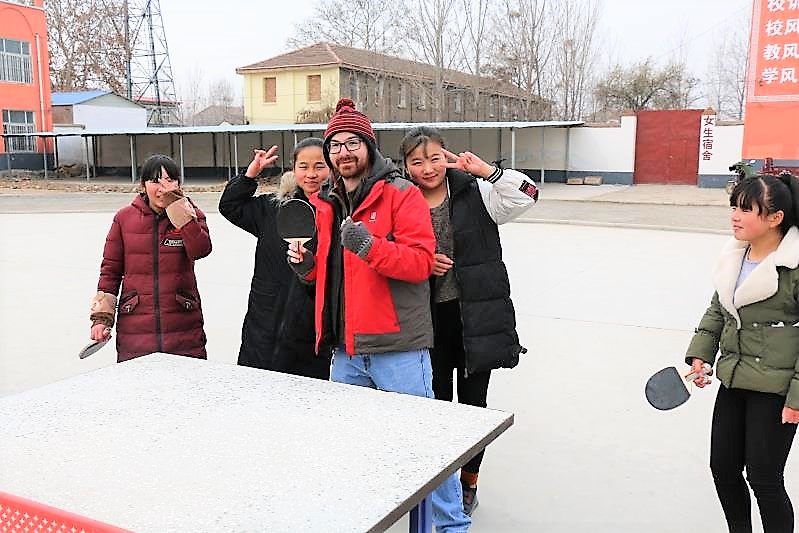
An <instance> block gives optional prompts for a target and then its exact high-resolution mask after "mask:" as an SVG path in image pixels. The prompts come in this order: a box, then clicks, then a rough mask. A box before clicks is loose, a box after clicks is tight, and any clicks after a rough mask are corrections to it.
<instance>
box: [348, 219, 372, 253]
mask: <svg viewBox="0 0 799 533" xmlns="http://www.w3.org/2000/svg"><path fill="white" fill-rule="evenodd" d="M341 244H342V245H343V246H344V248H346V249H347V250H349V251H350V252H352V253H354V254H357V255H358V257H360V258H361V259H366V256H367V255H368V254H369V250H370V249H371V248H372V234H371V233H369V230H368V229H366V228H365V227H364V225H363V223H362V222H353V221H352V218H351V217H347V218H346V219H344V222H342V223H341Z"/></svg>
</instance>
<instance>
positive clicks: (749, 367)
mask: <svg viewBox="0 0 799 533" xmlns="http://www.w3.org/2000/svg"><path fill="white" fill-rule="evenodd" d="M730 206H731V207H732V213H731V217H730V218H731V222H732V229H733V234H734V237H735V239H734V240H733V241H731V242H730V243H729V244H728V245H727V246H725V248H724V250H723V251H722V254H721V257H720V259H719V262H718V265H717V267H716V271H715V274H714V277H713V283H714V285H715V288H716V292H715V294H714V295H713V299H712V301H711V304H710V307H709V308H708V309H707V311H706V312H705V315H704V316H703V317H702V320H701V322H700V323H699V327H698V328H697V330H696V334H695V335H694V337H693V339H692V340H691V344H690V346H689V348H688V351H687V356H686V362H687V363H688V364H690V365H692V367H693V370H695V371H697V372H699V377H698V378H697V380H696V381H695V384H696V385H697V386H698V387H704V386H705V384H706V383H707V380H706V378H705V375H704V372H703V370H702V365H703V364H704V363H709V364H710V365H714V364H715V367H716V373H717V375H718V377H719V380H720V381H721V385H720V386H719V392H718V395H717V397H716V404H715V407H714V411H713V422H712V428H711V443H710V469H711V471H712V473H713V481H714V482H715V485H716V492H717V494H718V497H719V500H720V501H721V506H722V508H723V509H724V514H725V516H726V518H727V525H728V526H729V530H730V531H731V532H736V533H737V532H747V533H748V532H751V531H752V520H751V503H750V499H749V487H748V486H747V483H746V481H745V480H744V477H743V470H744V468H746V474H747V479H748V481H749V486H751V488H752V491H753V492H754V494H755V498H757V503H758V507H759V509H760V517H761V519H762V522H763V529H764V531H767V532H770V533H771V532H775V533H776V532H786V533H787V532H792V531H793V522H794V514H793V507H792V505H791V500H790V498H789V497H788V493H787V492H786V491H785V484H784V481H783V471H784V470H785V462H786V460H787V458H788V452H789V451H790V449H791V444H792V442H793V438H794V434H795V433H796V424H797V423H798V422H799V268H798V267H799V229H797V216H798V215H799V181H797V179H796V178H794V177H793V176H790V175H784V176H780V177H775V176H754V177H751V178H746V179H744V180H743V181H741V182H740V183H738V185H736V187H735V188H734V189H733V191H732V194H731V195H730ZM717 353H718V360H717V359H716V354H717ZM711 373H712V371H711Z"/></svg>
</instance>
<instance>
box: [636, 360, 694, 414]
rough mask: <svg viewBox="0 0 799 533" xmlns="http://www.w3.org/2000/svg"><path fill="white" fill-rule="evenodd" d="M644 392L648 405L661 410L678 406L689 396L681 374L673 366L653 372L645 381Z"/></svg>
mask: <svg viewBox="0 0 799 533" xmlns="http://www.w3.org/2000/svg"><path fill="white" fill-rule="evenodd" d="M644 394H645V395H646V401H648V402H649V405H651V406H652V407H654V408H655V409H659V410H661V411H668V410H669V409H674V408H675V407H679V406H680V405H682V404H684V403H685V402H687V401H688V398H690V397H691V395H690V393H689V392H688V387H686V386H685V383H684V382H683V378H682V376H680V373H679V372H677V369H676V368H674V367H673V366H670V367H668V368H664V369H663V370H659V371H658V372H655V373H654V374H653V375H652V377H650V378H649V379H648V380H647V381H646V388H645V389H644Z"/></svg>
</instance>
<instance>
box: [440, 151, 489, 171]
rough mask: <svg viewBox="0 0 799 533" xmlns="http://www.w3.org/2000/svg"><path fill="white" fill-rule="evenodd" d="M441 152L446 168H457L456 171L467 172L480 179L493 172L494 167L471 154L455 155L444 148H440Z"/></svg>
mask: <svg viewBox="0 0 799 533" xmlns="http://www.w3.org/2000/svg"><path fill="white" fill-rule="evenodd" d="M441 151H442V152H444V155H445V156H447V163H446V167H447V168H457V169H458V170H462V171H464V172H468V173H469V174H473V175H475V176H478V177H480V178H487V177H488V176H490V175H491V174H492V173H493V172H494V167H492V166H491V165H489V164H488V163H486V162H485V161H483V160H482V159H480V158H479V157H477V156H476V155H474V154H473V153H471V152H461V153H459V154H457V155H456V154H453V153H452V152H450V151H449V150H446V149H444V148H442V149H441ZM450 159H454V160H455V161H449V160H450Z"/></svg>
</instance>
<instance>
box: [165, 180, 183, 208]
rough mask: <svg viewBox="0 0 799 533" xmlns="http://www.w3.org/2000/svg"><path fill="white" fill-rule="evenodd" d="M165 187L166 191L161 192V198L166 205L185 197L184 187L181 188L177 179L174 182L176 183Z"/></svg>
mask: <svg viewBox="0 0 799 533" xmlns="http://www.w3.org/2000/svg"><path fill="white" fill-rule="evenodd" d="M163 188H164V192H163V194H161V200H162V201H163V202H164V205H165V206H170V205H172V204H173V203H174V202H176V201H178V200H180V199H183V198H184V195H183V189H181V188H180V185H178V182H177V181H175V182H174V185H172V184H169V185H164V186H163Z"/></svg>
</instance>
